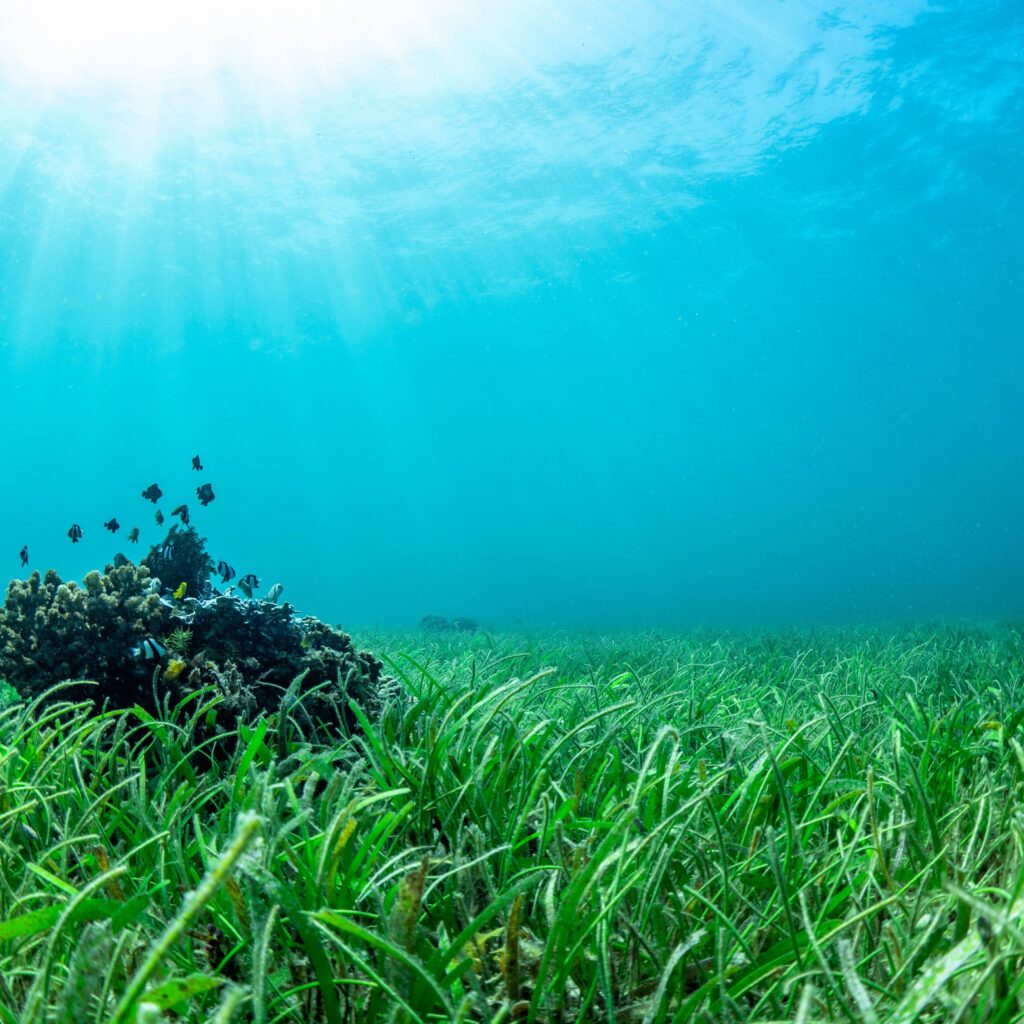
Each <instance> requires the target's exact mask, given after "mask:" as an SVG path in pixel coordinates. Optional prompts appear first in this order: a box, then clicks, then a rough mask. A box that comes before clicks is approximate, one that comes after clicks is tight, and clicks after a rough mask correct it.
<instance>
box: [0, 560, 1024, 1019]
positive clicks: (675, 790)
mask: <svg viewBox="0 0 1024 1024" xmlns="http://www.w3.org/2000/svg"><path fill="white" fill-rule="evenodd" d="M148 580H149V577H148V576H147V574H146V571H145V570H144V569H141V568H140V569H134V568H129V567H122V569H120V570H108V571H107V572H106V573H102V574H97V576H95V577H93V578H92V579H91V581H89V582H87V583H86V585H85V586H84V587H82V588H77V587H76V588H71V587H70V586H69V585H65V584H62V583H60V582H59V581H58V580H56V579H55V578H53V577H52V576H51V577H49V578H46V579H42V580H40V579H38V578H33V579H31V580H29V581H28V582H27V583H21V584H18V585H17V586H15V587H14V588H12V592H11V595H10V597H9V605H8V610H7V611H6V612H5V617H6V618H5V621H6V622H7V625H8V627H10V623H11V616H12V615H15V616H25V617H26V618H24V619H19V620H18V621H19V622H22V621H23V622H29V621H31V622H37V621H42V622H45V621H48V620H49V617H50V616H52V615H56V617H57V622H58V623H67V622H70V621H71V620H70V619H69V618H67V616H69V615H72V614H73V615H79V616H80V618H77V619H74V621H75V622H77V623H78V624H79V625H80V626H81V630H80V631H78V630H77V627H76V628H72V627H71V626H70V625H68V626H67V627H66V628H65V629H64V632H62V633H60V634H59V636H60V637H61V641H62V642H61V644H60V645H59V646H60V647H61V650H62V651H63V652H64V653H59V652H58V650H57V649H56V648H57V646H58V645H57V644H56V641H54V643H53V644H52V645H51V646H46V645H43V644H41V643H38V642H37V644H36V647H34V648H33V647H31V645H29V646H24V645H23V646H21V647H17V645H15V646H16V648H17V652H18V653H17V656H15V654H14V653H12V652H11V650H10V649H8V650H7V653H6V654H5V661H4V671H5V672H11V671H12V670H13V671H14V673H15V676H16V678H15V681H16V682H17V683H18V684H19V688H20V689H21V690H22V692H23V693H24V694H25V695H26V696H31V695H32V694H40V693H41V692H42V688H41V687H36V688H35V689H32V688H31V687H30V686H28V685H27V683H28V680H29V679H30V678H31V676H32V673H33V672H35V673H38V674H40V675H42V674H43V673H49V674H50V676H51V677H52V676H53V675H54V674H56V675H60V674H61V673H63V672H65V671H67V669H68V668H69V667H77V665H78V662H76V661H75V660H74V659H75V658H78V657H80V656H81V657H83V658H84V657H85V655H84V654H81V653H80V651H79V648H78V647H77V646H76V644H75V638H76V637H79V639H80V640H81V638H89V639H88V641H87V642H89V643H98V642H99V639H100V638H101V637H102V639H103V641H104V642H105V643H107V644H111V643H114V642H116V643H118V644H122V643H131V642H132V641H133V640H135V639H136V638H137V636H138V635H141V634H142V633H143V632H145V631H147V630H149V629H150V627H151V626H152V625H153V623H154V622H155V621H157V619H156V618H155V617H159V621H160V623H161V628H162V632H161V636H162V638H163V639H162V643H163V644H164V646H165V647H166V648H167V657H168V659H169V660H170V659H172V658H175V657H179V656H181V657H187V658H189V659H195V658H198V657H200V655H199V653H198V652H199V651H201V650H206V651H207V652H216V661H217V664H218V666H220V667H219V669H218V671H220V672H225V671H226V669H225V666H227V665H228V664H229V663H231V664H232V665H234V666H235V668H234V669H233V670H232V671H233V672H237V674H238V675H237V678H238V679H239V680H241V681H242V682H245V681H246V680H248V679H250V678H252V677H253V675H254V674H255V673H256V668H255V666H249V665H247V664H246V655H245V654H244V653H243V651H242V650H241V649H247V650H249V651H251V652H253V654H252V656H253V657H254V658H256V660H257V661H259V663H260V665H261V666H264V667H265V666H266V665H268V664H270V658H269V652H270V651H274V652H278V655H279V656H280V658H281V661H280V665H281V667H280V676H279V678H277V677H274V681H273V685H267V686H265V687H264V688H263V689H261V688H260V687H254V689H253V692H254V693H263V692H264V690H266V692H273V693H275V694H278V695H279V693H280V689H281V688H285V690H286V693H287V694H288V695H287V696H286V697H285V700H284V708H290V707H291V701H292V700H293V699H294V698H295V697H296V696H297V695H298V690H294V689H292V690H289V689H288V688H289V687H290V685H291V684H290V682H289V677H290V675H291V673H292V672H294V671H295V670H297V669H300V668H301V669H302V670H303V671H305V670H306V669H307V668H308V669H309V676H314V675H315V674H316V673H317V672H318V671H319V672H320V673H321V674H322V675H323V676H324V677H329V675H330V671H328V670H331V671H333V670H334V668H335V667H336V666H337V665H338V664H340V663H344V664H347V665H350V666H352V667H351V671H352V672H353V673H358V674H359V677H360V678H372V673H373V667H372V665H370V666H368V665H366V664H362V665H359V666H358V667H355V666H356V665H357V663H358V658H359V657H360V656H359V655H357V654H355V653H354V652H355V650H356V648H355V646H354V645H353V644H352V643H351V641H349V640H348V638H345V640H341V639H340V638H339V635H338V634H337V633H336V632H334V631H332V630H330V629H329V627H325V626H324V625H323V624H322V623H321V624H317V623H315V621H310V620H308V619H301V618H297V617H295V616H294V615H293V614H292V613H290V612H289V611H288V610H287V608H286V606H273V605H269V606H267V607H266V608H263V607H261V606H259V605H252V604H249V603H245V602H237V603H236V602H234V601H232V600H231V599H230V598H225V597H224V596H223V595H220V596H217V597H214V598H213V599H212V600H197V601H196V602H195V603H194V604H191V605H189V604H188V603H187V602H182V603H183V604H185V608H182V609H180V610H177V609H176V608H171V607H168V606H167V605H165V604H163V603H162V602H158V603H159V605H160V607H157V605H155V604H154V603H153V597H154V595H153V594H150V593H149V592H148V591H147V584H148ZM62 587H63V588H64V590H63V591H62V590H61V588H62ZM224 602H226V603H224ZM80 604H81V605H82V606H83V610H82V611H80V612H79V611H68V609H77V608H78V606H79V605H80ZM222 604H223V607H222ZM55 609H56V611H55ZM90 609H91V610H90ZM102 609H108V610H116V613H117V615H118V616H119V617H121V616H123V617H124V618H125V620H126V621H130V622H131V623H132V624H133V625H132V626H131V628H128V627H125V628H124V629H123V631H122V632H120V633H118V632H113V633H110V632H108V633H103V631H102V630H103V628H104V627H103V623H104V622H106V621H107V619H106V618H105V615H106V612H104V611H103V610H102ZM186 609H187V610H186ZM62 616H64V617H62ZM62 628H64V627H62ZM4 635H5V643H6V644H8V648H9V647H10V634H9V633H5V634H4ZM35 635H36V636H37V641H38V639H39V638H40V637H41V635H42V634H41V633H37V634H35ZM362 640H363V641H364V642H365V643H366V645H367V646H369V647H370V648H372V649H374V650H377V651H379V652H381V653H382V655H385V656H386V661H388V662H389V663H390V665H391V666H393V668H392V671H393V672H394V673H395V675H396V677H397V679H398V681H399V683H400V686H401V690H402V693H403V694H404V695H405V696H404V698H403V699H402V700H382V701H380V702H379V703H378V705H377V706H376V709H375V711H374V713H373V714H372V715H371V714H368V713H367V712H366V711H364V710H362V709H360V708H359V706H358V705H357V711H356V712H355V713H354V714H355V717H356V718H357V719H358V726H359V727H358V728H356V729H346V728H344V727H343V726H339V727H337V728H335V729H334V730H333V731H330V732H328V731H326V730H320V731H313V730H309V729H306V728H305V727H304V726H303V722H302V720H301V716H291V718H290V720H292V721H293V722H294V725H295V728H294V729H287V730H281V729H275V728H274V720H275V715H274V713H270V712H268V706H269V705H263V704H257V705H256V706H255V707H252V708H249V707H244V708H242V710H243V711H244V712H245V714H244V716H243V717H241V718H240V719H239V721H238V724H237V726H236V727H234V729H233V730H231V731H230V732H229V733H227V734H225V735H222V736H221V738H220V739H219V741H218V742H219V743H220V744H221V745H222V746H223V747H224V750H223V756H222V757H220V758H218V759H217V760H214V761H210V762H209V764H208V767H206V768H205V769H201V770H197V768H196V764H195V761H194V759H190V758H189V757H187V756H186V754H187V752H188V751H190V750H193V749H195V748H196V747H197V746H198V745H201V744H203V743H204V742H206V732H205V722H206V719H207V716H208V715H210V714H213V715H216V714H218V710H217V709H218V706H221V707H222V706H223V704H221V705H218V701H220V702H226V701H227V695H228V694H230V692H231V690H230V687H229V686H228V685H227V684H223V685H222V687H221V688H220V689H217V688H216V687H214V688H213V689H210V690H205V691H201V692H199V693H196V694H194V695H193V696H191V697H188V696H182V698H181V699H180V700H179V701H177V702H176V703H175V702H173V701H171V702H168V703H166V704H165V705H164V706H162V707H159V708H155V709H153V714H152V715H140V712H136V711H132V710H128V709H114V710H112V711H110V712H109V713H108V714H106V715H104V716H95V715H90V710H89V708H88V706H86V705H83V704H81V703H78V704H75V703H71V702H70V701H67V700H64V701H62V700H61V696H62V695H61V694H60V693H58V694H56V695H54V696H52V697H51V699H50V700H49V702H48V703H47V704H46V705H45V706H41V705H39V704H37V703H35V704H34V703H26V702H24V701H22V702H20V703H17V702H16V703H8V704H6V705H0V851H2V856H0V883H2V884H0V1021H3V1022H4V1024H14V1022H18V1024H20V1022H22V1021H37V1022H41V1021H54V1022H56V1021H71V1020H74V1021H103V1022H107V1021H137V1020H147V1021H148V1020H153V1021H155V1020H160V1019H174V1020H195V1021H203V1022H205V1021H224V1020H234V1021H256V1020H261V1021H267V1022H269V1021H278V1022H294V1024H300V1022H308V1021H333V1022H346V1024H357V1022H364V1021H370V1022H376V1021H379V1022H385V1021H386V1022H392V1021H410V1022H412V1021H423V1022H425V1021H456V1020H457V1021H474V1022H493V1021H498V1020H502V1021H506V1020H508V1021H511V1020H536V1021H544V1022H548V1021H552V1022H553V1021H608V1020H616V1021H625V1022H630V1024H647V1022H654V1021H659V1022H664V1021H680V1022H681V1021H700V1022H706V1024H717V1022H719V1021H735V1022H743V1024H754V1022H758V1024H767V1022H769V1021H793V1022H805V1024H806V1022H811V1021H818V1022H821V1021H839V1020H845V1021H852V1022H861V1021H878V1022H881V1024H910V1022H916V1021H921V1022H934V1024H939V1022H946V1021H950V1020H953V1021H962V1022H972V1024H981V1022H990V1021H998V1022H1005V1024H1010V1022H1013V1021H1019V1020H1020V1019H1021V1018H1022V1013H1024V1009H1022V991H1021V989H1022V982H1021V974H1020V970H1019V964H1020V963H1021V962H1022V957H1024V935H1022V931H1021V926H1020V921H1021V917H1022V914H1024V830H1022V822H1024V736H1022V733H1021V724H1022V722H1024V640H1022V635H1021V632H1020V630H1018V629H1016V628H1010V627H996V626H993V627H990V628H982V627H977V628H960V627H954V626H940V627H936V628H932V629H923V628H921V629H907V630H903V631H900V632H895V633H892V632H890V633H885V632H848V633H841V632H836V633H828V634H822V633H818V634H814V635H811V634H806V633H788V634H778V635H771V636H758V635H739V634H737V635H727V634H714V633H703V634H699V635H692V636H665V635H658V634H650V633H647V634H637V635H628V634H623V635H615V636H603V637H602V636H570V635H566V634H554V633H552V634H540V635H526V634H516V635H501V634H495V633H493V632H490V631H488V633H486V634H484V633H460V632H457V631H444V632H440V633H438V632H430V631H425V630H422V629H419V630H416V631H412V632H410V633H408V634H404V635H395V634H386V633H380V634H375V635H372V636H364V637H363V638H362ZM82 642H86V641H85V640H82ZM231 644H236V645H238V647H239V648H240V650H239V651H235V652H231V651H229V650H228V648H229V647H230V645H231ZM261 645H264V646H261ZM206 657H207V658H209V659H211V660H212V659H214V655H213V654H211V653H208V654H207V655H206ZM61 658H64V659H65V660H63V661H62V660H61ZM318 666H320V667H319V668H318ZM197 670H198V672H199V675H198V676H197V682H205V681H206V679H207V678H208V677H207V675H206V674H205V672H206V670H205V669H204V668H203V667H202V666H201V665H200V666H199V667H198V669H197ZM192 671H193V669H189V672H190V673H191V672H192ZM264 671H265V668H264ZM104 672H105V673H106V675H105V676H104V679H105V680H114V681H117V680H125V679H129V678H132V675H131V672H132V670H131V667H130V666H129V665H128V664H126V663H125V662H124V661H123V660H122V659H121V658H111V659H110V660H109V661H108V662H106V663H104ZM309 676H307V677H306V678H309ZM233 678H234V677H233ZM378 678H381V677H380V676H378ZM158 679H159V675H158ZM267 682H268V683H269V682H270V677H268V678H267ZM239 685H241V683H240V684H239ZM305 685H306V684H305V683H303V684H302V688H304V687H305ZM185 689H186V688H185V687H184V686H183V689H182V691H181V692H182V693H183V694H184V693H185ZM275 699H276V700H277V701H278V704H277V708H278V711H277V714H278V715H279V714H280V713H281V710H282V702H281V698H280V696H277V697H276V698H275ZM238 707H241V705H238ZM264 712H267V713H264ZM147 1007H149V1008H148V1009H147Z"/></svg>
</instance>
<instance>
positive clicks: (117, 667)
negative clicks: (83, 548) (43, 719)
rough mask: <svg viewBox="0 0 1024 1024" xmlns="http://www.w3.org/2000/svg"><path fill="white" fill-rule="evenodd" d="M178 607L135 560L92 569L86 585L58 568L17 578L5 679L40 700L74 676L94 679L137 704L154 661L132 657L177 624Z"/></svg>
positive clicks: (10, 592) (5, 618)
mask: <svg viewBox="0 0 1024 1024" xmlns="http://www.w3.org/2000/svg"><path fill="white" fill-rule="evenodd" d="M170 616H171V610H170V609H169V608H168V607H167V606H166V605H165V603H164V602H163V601H161V599H160V596H159V594H158V593H157V588H156V586H155V585H154V583H153V581H152V580H151V578H150V575H149V571H148V570H147V569H145V568H144V567H141V566H134V565H131V564H127V565H121V566H118V567H116V568H115V567H114V566H107V568H106V570H105V571H104V572H102V573H100V572H96V571H93V572H90V573H87V574H86V576H85V578H84V579H83V580H82V583H81V585H79V584H78V583H75V582H74V581H72V582H69V583H65V582H64V581H63V580H62V579H61V578H60V577H59V576H58V575H57V573H55V572H54V571H53V570H52V569H51V570H49V571H48V572H47V573H46V575H45V576H43V577H40V575H39V573H38V572H33V573H32V575H31V576H30V577H29V578H28V579H27V580H12V581H11V583H10V586H9V587H8V588H7V599H6V600H5V602H4V606H3V610H2V611H0V678H3V679H6V680H7V681H8V682H9V683H11V685H13V686H14V687H15V688H16V689H17V690H18V691H19V692H20V693H22V694H23V695H24V696H28V697H34V696H35V695H36V694H37V693H39V692H41V691H42V690H45V689H46V688H48V687H50V686H52V685H53V684H54V683H58V682H62V681H64V680H67V679H93V680H96V681H97V682H98V683H100V684H101V685H103V686H104V687H105V688H106V690H107V692H108V694H109V696H110V697H111V699H112V700H113V701H114V703H116V704H127V705H129V706H130V705H131V704H134V703H135V702H136V700H137V699H138V695H139V694H140V693H141V692H142V691H143V690H144V689H145V688H146V687H147V685H148V683H149V679H150V676H151V673H152V666H149V668H147V667H146V666H145V664H144V663H140V662H139V661H138V660H137V659H135V658H134V657H133V656H132V649H133V648H134V647H136V646H137V645H138V644H139V643H140V642H141V641H143V640H144V639H146V637H148V636H154V635H155V636H159V635H161V634H162V633H164V632H165V631H167V629H168V628H169V623H170Z"/></svg>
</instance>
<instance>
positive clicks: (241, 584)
mask: <svg viewBox="0 0 1024 1024" xmlns="http://www.w3.org/2000/svg"><path fill="white" fill-rule="evenodd" d="M192 469H194V470H196V471H197V472H199V471H202V469H203V463H202V460H201V459H200V458H199V456H198V455H193V456H192ZM163 495H164V492H163V491H162V490H161V489H160V485H159V484H156V483H152V484H150V485H149V486H148V487H147V488H146V489H145V490H144V491H143V492H142V497H143V498H145V499H146V501H151V502H152V503H153V504H154V505H156V504H157V503H158V502H159V501H160V499H161V498H162V497H163ZM196 498H197V499H198V500H199V504H200V505H201V506H202V507H203V508H206V506H207V505H209V504H210V502H211V501H214V500H215V498H216V495H215V494H214V493H213V484H209V483H206V484H201V485H200V486H199V487H197V488H196ZM170 514H171V515H172V516H177V517H178V519H180V520H181V524H182V526H188V525H189V519H190V517H189V511H188V505H186V504H184V503H182V504H180V505H177V506H176V507H175V508H173V509H171V512H170ZM154 518H155V520H156V525H157V526H162V525H163V522H164V514H163V512H162V511H161V510H160V509H159V508H158V509H157V510H156V515H155V517H154ZM103 528H104V529H105V530H109V531H110V532H111V533H117V531H118V530H120V529H121V524H120V523H119V522H118V521H117V517H116V516H112V517H111V518H110V519H108V520H107V521H106V522H105V523H104V524H103ZM82 535H83V531H82V527H81V526H79V524H78V523H72V524H71V528H70V529H69V530H68V537H70V538H71V543H72V544H77V543H78V542H79V541H80V540H81V539H82ZM128 540H129V542H130V543H132V544H138V542H139V527H137V526H133V527H132V528H131V530H130V531H129V533H128ZM18 557H19V558H20V559H21V565H22V568H25V567H26V566H27V565H28V563H29V554H28V545H27V544H26V545H24V546H23V547H22V549H21V551H19V552H18ZM127 562H128V559H127V558H125V556H124V555H122V554H120V553H118V554H117V555H115V556H114V565H115V566H117V565H125V564H127ZM217 575H219V576H220V579H221V583H229V582H230V581H231V580H233V579H234V578H235V577H236V576H237V575H238V573H237V572H236V571H235V569H234V567H233V566H231V565H229V564H228V563H227V562H225V561H224V560H223V559H221V561H220V562H218V563H217ZM237 586H238V589H239V590H240V591H241V592H242V593H243V594H244V595H245V596H246V597H247V598H248V599H249V600H250V601H251V600H252V599H253V591H254V590H258V589H259V587H260V581H259V578H258V577H257V576H256V574H255V573H251V572H250V573H247V574H246V575H245V576H242V577H241V578H240V579H239V580H238V583H237ZM185 589H186V587H185V584H184V583H182V584H181V585H180V586H179V587H178V588H177V589H176V590H175V591H174V594H173V597H174V598H175V600H178V601H180V600H182V598H184V596H185ZM233 589H234V588H229V592H230V591H231V590H233ZM283 590H284V587H282V586H281V584H280V583H275V584H274V585H273V586H272V587H271V588H270V589H269V590H268V591H267V595H266V600H268V601H271V602H273V603H274V604H276V603H277V600H278V598H279V597H280V596H281V592H282V591H283ZM131 653H132V656H133V657H135V658H138V659H139V660H142V661H153V660H157V661H159V660H162V659H163V658H164V657H166V655H167V649H166V647H164V645H163V644H162V643H161V642H160V641H159V640H157V639H156V638H155V637H147V638H146V639H145V640H144V641H143V642H142V643H141V644H140V645H139V646H138V647H134V648H132V651H131Z"/></svg>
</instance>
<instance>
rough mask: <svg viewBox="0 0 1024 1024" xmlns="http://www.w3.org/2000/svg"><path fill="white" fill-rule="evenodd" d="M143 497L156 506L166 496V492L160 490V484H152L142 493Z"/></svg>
mask: <svg viewBox="0 0 1024 1024" xmlns="http://www.w3.org/2000/svg"><path fill="white" fill-rule="evenodd" d="M142 496H143V497H144V498H149V500H150V501H151V502H153V504H154V505H155V504H156V503H157V502H158V501H159V500H160V499H161V498H162V497H163V496H164V492H163V491H161V490H160V487H159V485H158V484H150V485H149V486H148V487H147V488H146V489H145V490H144V491H143V492H142Z"/></svg>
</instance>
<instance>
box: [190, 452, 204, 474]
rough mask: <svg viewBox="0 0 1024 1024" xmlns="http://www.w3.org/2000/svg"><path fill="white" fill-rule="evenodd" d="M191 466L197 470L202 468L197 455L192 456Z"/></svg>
mask: <svg viewBox="0 0 1024 1024" xmlns="http://www.w3.org/2000/svg"><path fill="white" fill-rule="evenodd" d="M192 468H193V469H194V470H197V471H198V470H201V469H202V468H203V464H202V463H201V462H200V461H199V456H198V455H193V456H192Z"/></svg>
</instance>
